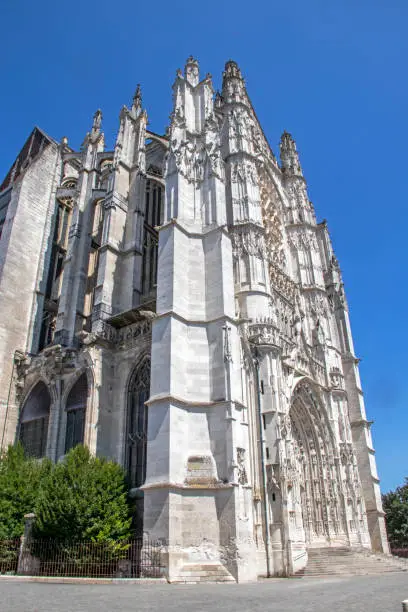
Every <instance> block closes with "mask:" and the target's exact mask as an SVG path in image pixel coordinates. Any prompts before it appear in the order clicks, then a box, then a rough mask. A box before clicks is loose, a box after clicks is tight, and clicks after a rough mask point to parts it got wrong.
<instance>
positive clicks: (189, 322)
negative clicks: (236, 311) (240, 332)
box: [154, 310, 242, 326]
mask: <svg viewBox="0 0 408 612" xmlns="http://www.w3.org/2000/svg"><path fill="white" fill-rule="evenodd" d="M166 317H174V318H175V319H178V320H179V321H181V322H182V323H184V324H186V325H198V326H204V325H209V324H211V323H217V322H224V321H228V322H229V323H231V324H232V325H237V326H238V325H240V324H241V323H242V321H241V320H240V319H236V318H233V317H230V316H229V315H226V314H223V315H220V316H219V317H215V318H213V319H186V318H185V317H183V315H180V314H179V313H177V312H175V311H174V310H167V311H166V312H162V313H160V314H157V315H156V317H155V319H154V320H155V321H158V320H159V319H165V318H166Z"/></svg>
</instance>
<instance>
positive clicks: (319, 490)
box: [288, 382, 345, 544]
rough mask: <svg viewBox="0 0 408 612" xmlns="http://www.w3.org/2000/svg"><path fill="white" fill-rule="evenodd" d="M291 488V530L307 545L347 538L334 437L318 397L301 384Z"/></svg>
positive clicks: (295, 401)
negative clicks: (343, 535)
mask: <svg viewBox="0 0 408 612" xmlns="http://www.w3.org/2000/svg"><path fill="white" fill-rule="evenodd" d="M290 426H291V441H290V444H289V457H288V463H289V465H290V468H291V472H292V475H293V478H292V479H291V481H290V486H288V510H289V514H290V515H291V513H292V518H293V519H294V520H293V521H292V522H293V525H292V530H293V529H294V526H295V529H297V535H298V538H299V539H304V540H305V541H306V543H307V544H313V543H318V542H322V541H325V540H327V539H330V538H331V537H335V536H338V535H341V534H344V533H345V531H344V520H343V512H342V504H341V486H340V484H339V483H340V482H341V479H340V472H339V464H338V460H336V453H335V445H334V438H333V433H332V431H331V428H330V422H329V420H328V418H327V415H326V413H325V410H324V407H323V405H322V403H321V400H320V398H319V395H318V393H317V392H316V391H315V390H314V389H313V387H312V386H311V385H309V384H308V383H307V382H302V383H300V384H299V385H298V386H297V387H296V389H295V392H294V394H293V398H292V403H291V408H290Z"/></svg>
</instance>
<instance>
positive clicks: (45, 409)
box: [19, 381, 51, 458]
mask: <svg viewBox="0 0 408 612" xmlns="http://www.w3.org/2000/svg"><path fill="white" fill-rule="evenodd" d="M50 406H51V396H50V393H49V391H48V389H47V387H46V385H45V384H44V383H43V382H42V381H41V382H39V383H37V384H36V386H35V387H34V389H33V390H32V391H31V393H30V395H29V396H28V398H27V400H26V402H25V403H24V406H23V410H22V412H21V418H20V435H19V439H20V442H21V444H22V445H23V448H24V450H25V452H26V454H27V455H29V456H31V457H38V458H39V457H44V455H45V449H46V445H47V434H48V420H49V415H50Z"/></svg>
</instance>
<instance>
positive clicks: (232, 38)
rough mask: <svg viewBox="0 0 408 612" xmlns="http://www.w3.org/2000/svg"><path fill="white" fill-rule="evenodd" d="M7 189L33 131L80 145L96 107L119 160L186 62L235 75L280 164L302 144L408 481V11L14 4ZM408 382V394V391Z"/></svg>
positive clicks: (385, 477)
mask: <svg viewBox="0 0 408 612" xmlns="http://www.w3.org/2000/svg"><path fill="white" fill-rule="evenodd" d="M0 14H1V17H2V19H1V21H2V56H1V59H0V68H1V91H2V95H1V96H0V134H1V139H0V176H1V177H3V176H4V175H5V174H6V172H7V171H8V169H9V167H10V166H11V164H12V163H13V161H14V159H15V157H16V155H17V153H18V151H19V149H20V148H21V146H22V145H23V143H24V141H25V139H26V138H27V136H28V134H29V133H30V131H31V129H32V127H33V126H34V125H35V124H37V125H39V126H40V127H41V128H42V129H44V130H45V131H46V132H48V133H49V134H50V135H51V136H53V137H54V138H56V139H60V138H61V137H62V136H64V135H67V136H68V138H69V142H70V144H71V146H73V147H78V146H79V145H80V143H81V142H82V140H83V137H84V135H85V133H86V132H87V130H89V129H90V126H91V121H92V115H93V113H94V111H95V110H96V109H97V108H98V107H100V108H101V109H102V111H103V114H104V129H105V134H106V138H107V144H108V146H112V144H113V141H114V136H115V133H116V130H117V126H118V114H119V111H120V108H121V106H122V105H123V104H128V103H130V101H131V98H132V95H133V92H134V89H135V85H136V83H138V82H140V83H141V84H142V88H143V98H144V103H145V105H146V107H147V110H148V114H149V119H150V129H152V130H153V131H157V132H162V131H163V130H164V128H165V126H166V125H167V122H168V115H169V113H170V111H171V84H172V82H173V78H174V75H175V71H176V69H177V68H178V67H183V65H184V61H185V59H186V58H187V56H188V55H190V54H193V55H194V56H196V57H197V58H198V59H199V61H200V67H201V71H202V74H203V75H204V74H205V73H207V72H211V73H212V75H213V77H214V82H215V85H216V86H217V87H218V86H219V85H220V82H221V74H222V70H223V67H224V63H225V61H226V60H228V59H234V60H235V61H237V62H238V63H239V65H240V67H241V70H242V71H243V73H244V75H245V77H246V80H247V86H248V91H249V94H250V96H251V99H252V102H253V104H254V106H255V109H256V112H257V114H258V117H259V119H260V121H261V123H262V126H263V128H264V131H265V133H266V135H267V137H268V139H269V141H270V143H271V145H272V148H273V149H274V150H275V152H277V143H278V141H279V137H280V134H281V132H282V131H283V130H284V129H286V130H288V131H290V132H292V134H293V135H294V137H295V138H296V140H297V144H298V148H299V150H300V152H301V161H302V165H303V168H304V171H305V175H306V178H307V179H308V183H309V192H310V197H311V199H312V201H313V202H314V204H315V207H316V211H317V215H318V218H319V219H322V218H326V219H327V220H328V224H329V229H330V231H331V235H332V239H333V242H334V246H335V249H336V252H337V255H338V258H339V260H340V264H341V267H342V270H343V274H344V280H345V283H346V292H347V297H348V301H349V304H350V311H351V323H352V328H353V332H354V337H355V346H356V352H357V355H358V356H359V357H361V359H362V362H361V374H362V382H363V388H364V391H365V398H366V405H367V414H368V418H370V419H374V421H375V424H374V427H373V437H374V443H375V446H376V450H377V460H378V467H379V473H380V477H381V478H382V487H383V489H384V490H389V489H390V488H394V487H395V486H397V485H398V484H400V483H402V481H403V478H404V476H408V444H407V437H408V435H407V434H408V391H407V389H408V385H407V384H406V383H407V381H406V380H405V378H406V377H407V378H408V374H407V371H406V366H407V364H406V359H407V346H408V337H407V335H408V334H407V330H408V316H407V308H406V301H407V297H408V290H407V285H406V283H407V263H408V262H407V249H406V244H407V227H406V225H407V212H406V208H407V205H408V198H407V189H406V183H407V143H408V122H407V109H408V104H407V103H408V80H407V77H406V67H407V63H408V37H407V35H406V28H407V22H408V3H407V2H406V0H388V1H387V2H385V1H384V0H357V1H356V0H343V1H338V0H320V1H318V0H292V1H291V2H282V0H279V2H277V1H275V0H269V1H265V0H263V1H258V0H253V1H252V2H244V1H243V0H235V1H233V2H232V1H231V0H227V1H224V2H222V1H218V2H214V1H213V0H207V1H205V2H200V3H198V2H197V3H193V2H191V1H190V2H181V1H180V0H173V1H171V2H164V1H162V0H156V1H155V2H143V3H140V2H137V1H129V0H123V1H122V2H120V3H115V2H112V0H109V1H107V0H98V2H95V1H94V0H85V1H82V2H79V1H78V0H70V2H65V3H62V2H55V0H53V1H49V0H36V1H35V2H30V1H29V0H24V1H23V0H13V1H12V2H3V3H2V8H1V13H0ZM404 381H405V382H404Z"/></svg>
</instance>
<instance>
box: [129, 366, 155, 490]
mask: <svg viewBox="0 0 408 612" xmlns="http://www.w3.org/2000/svg"><path fill="white" fill-rule="evenodd" d="M149 394H150V358H149V357H144V358H143V359H142V360H141V361H140V362H139V364H138V365H137V366H136V367H135V369H134V371H133V373H132V376H131V379H130V383H129V387H128V401H127V404H128V405H127V423H126V470H127V474H128V479H129V485H130V487H131V488H134V487H140V486H141V485H142V484H143V483H144V481H145V478H146V454H147V406H146V405H145V402H146V401H147V400H148V398H149Z"/></svg>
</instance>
